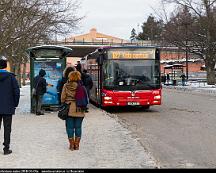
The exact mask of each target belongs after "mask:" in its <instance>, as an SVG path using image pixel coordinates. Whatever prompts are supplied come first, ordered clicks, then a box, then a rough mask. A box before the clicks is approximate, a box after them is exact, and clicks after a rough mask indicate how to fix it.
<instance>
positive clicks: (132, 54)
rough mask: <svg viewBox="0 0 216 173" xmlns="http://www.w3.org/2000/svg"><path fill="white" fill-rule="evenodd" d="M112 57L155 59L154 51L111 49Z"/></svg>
mask: <svg viewBox="0 0 216 173" xmlns="http://www.w3.org/2000/svg"><path fill="white" fill-rule="evenodd" d="M108 57H109V58H110V59H154V57H155V56H154V51H153V50H150V51H149V50H148V51H121V50H120V51H119V50H115V51H109V53H108Z"/></svg>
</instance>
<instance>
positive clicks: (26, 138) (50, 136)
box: [0, 86, 157, 169]
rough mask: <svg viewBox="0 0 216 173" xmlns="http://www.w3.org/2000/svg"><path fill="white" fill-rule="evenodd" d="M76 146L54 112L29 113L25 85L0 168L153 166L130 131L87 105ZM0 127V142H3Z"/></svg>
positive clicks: (0, 156) (27, 89)
mask: <svg viewBox="0 0 216 173" xmlns="http://www.w3.org/2000/svg"><path fill="white" fill-rule="evenodd" d="M82 133H83V135H82V139H81V143H80V150H78V151H70V150H69V149H68V139H67V135H66V131H65V124H64V121H62V120H60V119H59V118H58V117H57V113H56V112H51V113H46V114H45V115H43V116H35V115H34V114H31V113H30V91H29V86H25V87H22V88H21V99H20V104H19V107H18V108H17V110H16V115H15V116H14V118H13V125H12V134H11V135H12V136H11V149H12V150H13V153H12V154H11V155H7V156H5V155H3V154H0V168H2V169H3V168H80V169H81V168H155V167H157V164H156V161H155V160H154V158H153V157H152V156H151V155H150V153H148V152H147V151H145V150H144V148H143V147H142V146H141V144H140V143H139V142H138V140H137V139H136V138H134V137H132V135H131V133H130V131H128V130H127V129H126V128H124V127H123V126H122V125H121V124H120V123H119V122H118V121H117V120H116V119H115V118H112V117H110V116H108V115H107V114H106V112H104V111H102V110H100V109H98V108H96V107H94V106H90V111H89V113H87V114H86V117H85V119H84V121H83V131H82ZM2 139H3V132H2V130H1V131H0V143H1V144H2V142H3V140H2Z"/></svg>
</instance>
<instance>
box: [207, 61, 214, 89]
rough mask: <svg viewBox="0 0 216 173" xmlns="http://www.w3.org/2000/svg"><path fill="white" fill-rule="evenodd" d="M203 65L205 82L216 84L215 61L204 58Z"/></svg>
mask: <svg viewBox="0 0 216 173" xmlns="http://www.w3.org/2000/svg"><path fill="white" fill-rule="evenodd" d="M205 66H206V72H207V84H208V85H215V84H216V76H215V62H214V61H213V60H212V58H206V61H205Z"/></svg>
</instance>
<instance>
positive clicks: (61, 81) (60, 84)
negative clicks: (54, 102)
mask: <svg viewBox="0 0 216 173" xmlns="http://www.w3.org/2000/svg"><path fill="white" fill-rule="evenodd" d="M75 70H76V69H75V67H72V66H69V67H66V68H65V69H64V72H63V76H62V78H61V79H59V80H58V83H57V86H56V89H57V93H58V99H59V104H61V93H62V88H63V86H64V84H65V83H66V82H67V80H68V75H69V73H70V72H72V71H75Z"/></svg>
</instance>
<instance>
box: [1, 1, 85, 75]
mask: <svg viewBox="0 0 216 173" xmlns="http://www.w3.org/2000/svg"><path fill="white" fill-rule="evenodd" d="M79 7H80V3H79V1H77V0H71V1H68V0H31V1H29V0H1V1H0V38H1V39H0V54H7V58H8V59H9V62H10V65H11V67H12V68H11V69H12V71H14V72H15V73H16V74H17V75H18V74H20V70H19V69H20V65H21V64H23V63H26V62H27V61H28V59H27V58H26V55H25V50H26V48H27V47H29V46H33V45H36V44H37V43H38V42H39V41H42V42H44V43H47V42H48V41H49V40H50V39H52V38H54V35H55V34H66V33H69V32H71V31H73V30H74V29H76V28H78V26H79V22H80V21H81V20H82V18H83V17H79V16H78V15H77V12H78V10H79ZM18 76H19V75H18Z"/></svg>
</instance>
